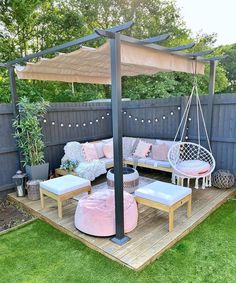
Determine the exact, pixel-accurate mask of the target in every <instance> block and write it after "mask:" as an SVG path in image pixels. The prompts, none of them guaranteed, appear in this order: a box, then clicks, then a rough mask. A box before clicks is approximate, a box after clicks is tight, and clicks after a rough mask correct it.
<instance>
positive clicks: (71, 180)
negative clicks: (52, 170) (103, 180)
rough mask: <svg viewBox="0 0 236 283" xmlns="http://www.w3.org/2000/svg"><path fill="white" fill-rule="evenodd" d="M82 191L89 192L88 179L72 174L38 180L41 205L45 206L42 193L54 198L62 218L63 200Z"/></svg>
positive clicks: (89, 184)
mask: <svg viewBox="0 0 236 283" xmlns="http://www.w3.org/2000/svg"><path fill="white" fill-rule="evenodd" d="M84 192H88V193H90V192H91V183H90V181H89V180H86V179H83V178H80V177H77V176H73V175H65V176H62V177H58V178H54V179H51V180H47V181H44V182H40V199H41V206H42V208H45V202H44V195H46V196H48V197H50V198H52V199H55V200H56V201H57V204H58V216H59V217H60V218H62V203H63V201H64V200H67V199H70V198H73V197H74V196H77V195H78V194H81V193H84Z"/></svg>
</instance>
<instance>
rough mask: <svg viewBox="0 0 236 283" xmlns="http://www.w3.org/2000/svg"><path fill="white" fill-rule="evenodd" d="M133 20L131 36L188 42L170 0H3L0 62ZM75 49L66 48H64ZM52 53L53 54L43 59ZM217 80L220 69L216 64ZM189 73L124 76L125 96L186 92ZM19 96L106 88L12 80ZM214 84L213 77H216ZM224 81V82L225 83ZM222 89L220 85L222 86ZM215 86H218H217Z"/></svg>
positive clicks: (2, 91)
mask: <svg viewBox="0 0 236 283" xmlns="http://www.w3.org/2000/svg"><path fill="white" fill-rule="evenodd" d="M130 20H133V21H134V22H135V23H136V25H134V27H133V28H132V29H129V30H128V31H125V33H126V34H127V35H131V36H133V37H136V38H148V37H150V36H154V35H157V34H163V33H171V35H172V37H171V39H170V40H167V41H165V42H162V43H161V44H162V45H165V46H176V45H181V44H186V43H189V42H191V41H192V40H193V39H192V38H191V36H190V30H188V29H187V28H186V25H185V23H184V22H183V20H182V18H181V17H180V13H179V9H178V8H177V7H176V4H175V1H174V0H103V1H102V0H87V1H82V0H64V1H63V0H2V1H1V3H0V61H1V62H5V61H8V60H11V59H13V58H16V57H20V56H24V55H26V54H29V53H31V52H37V51H39V50H43V49H45V48H48V47H52V46H55V45H58V44H61V43H64V42H66V41H70V40H73V39H75V38H79V37H81V36H83V35H85V34H88V33H92V32H93V31H94V29H95V28H103V29H106V28H108V27H111V26H114V25H117V24H121V23H123V22H126V21H130ZM214 39H215V36H214V34H213V35H204V34H199V35H197V37H196V39H195V40H197V42H198V44H197V45H196V47H195V48H194V49H193V50H194V51H197V50H203V49H205V48H209V47H211V46H212V44H213V42H214ZM104 41H105V39H104V38H101V39H100V40H97V41H92V42H89V45H90V46H94V47H97V46H99V45H100V44H102V43H103V42H104ZM70 50H74V48H71V49H68V50H65V52H68V51H70ZM51 56H55V54H52V55H49V56H48V57H51ZM217 72H218V73H219V74H220V80H221V81H223V82H225V81H226V79H225V73H224V71H223V69H222V68H218V69H217ZM206 78H207V74H206V76H205V77H200V78H199V82H200V88H201V90H202V91H204V92H205V91H206V89H207V86H208V82H207V79H206ZM217 80H218V76H217ZM191 83H192V76H191V75H188V74H179V73H165V74H164V73H159V74H157V75H154V76H139V77H134V78H133V77H132V78H123V93H124V96H126V97H131V98H133V99H135V98H148V97H152V98H153V97H167V96H170V95H184V94H187V93H188V92H189V89H190V88H191ZM17 84H18V94H19V96H23V95H24V96H25V95H27V96H28V97H30V98H31V100H37V99H38V97H40V96H41V97H44V98H45V99H47V100H50V101H65V100H67V101H84V100H89V99H95V98H96V97H99V98H102V97H110V88H109V86H96V85H86V84H76V83H75V84H74V89H75V93H74V94H73V93H72V91H71V84H69V83H61V82H40V81H23V80H22V81H17ZM217 84H218V81H217ZM226 84H227V83H226ZM224 87H225V84H224ZM219 90H220V91H221V90H222V87H220V84H219ZM1 101H2V102H9V101H10V93H9V87H8V77H7V72H6V71H2V70H0V102H1Z"/></svg>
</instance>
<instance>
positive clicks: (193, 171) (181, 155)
mask: <svg viewBox="0 0 236 283" xmlns="http://www.w3.org/2000/svg"><path fill="white" fill-rule="evenodd" d="M196 70H197V60H195V68H194V71H193V87H192V91H191V94H190V96H189V99H188V101H187V105H186V108H185V110H184V113H183V116H182V118H181V121H180V124H179V127H178V129H177V132H176V135H175V138H174V141H176V140H177V138H178V136H179V135H180V140H179V142H177V143H175V144H174V145H173V146H172V147H171V148H170V150H169V153H168V160H169V162H170V164H171V166H172V168H173V174H172V183H174V184H176V183H177V184H178V185H183V183H184V180H185V179H187V185H188V186H189V184H190V179H195V188H199V180H201V181H202V188H203V189H205V188H206V187H210V186H211V173H212V172H213V171H214V169H215V159H214V157H213V155H212V149H211V144H210V140H209V136H208V132H207V127H206V123H205V119H204V115H203V110H202V105H201V101H200V98H199V92H198V82H197V74H196ZM194 97H195V103H196V123H197V143H193V142H187V141H184V140H183V139H184V136H185V133H186V129H187V121H188V118H189V113H190V109H191V106H192V102H193V101H194ZM200 118H201V121H202V124H203V129H204V132H205V136H206V140H207V145H208V148H209V150H207V149H206V148H204V147H203V146H202V145H201V132H200Z"/></svg>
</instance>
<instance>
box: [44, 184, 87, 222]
mask: <svg viewBox="0 0 236 283" xmlns="http://www.w3.org/2000/svg"><path fill="white" fill-rule="evenodd" d="M84 192H88V193H89V194H90V193H91V186H86V187H83V188H80V189H76V190H73V191H71V192H68V193H65V194H62V195H57V194H54V193H52V192H49V191H47V190H46V189H43V188H40V199H41V207H42V208H45V201H44V196H48V197H50V198H52V199H55V200H56V201H57V205H58V217H59V218H62V203H63V201H64V200H67V199H70V198H73V197H75V196H77V195H79V194H81V193H84Z"/></svg>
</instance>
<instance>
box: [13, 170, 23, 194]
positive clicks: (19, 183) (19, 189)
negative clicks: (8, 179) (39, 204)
mask: <svg viewBox="0 0 236 283" xmlns="http://www.w3.org/2000/svg"><path fill="white" fill-rule="evenodd" d="M12 180H13V182H14V184H15V186H16V196H17V197H24V196H25V182H26V174H25V173H22V171H20V170H18V171H17V172H16V174H15V175H14V176H13V177H12Z"/></svg>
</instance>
